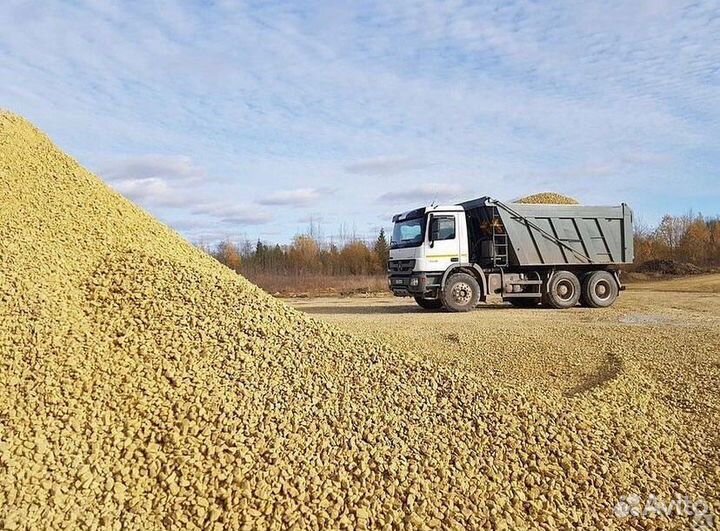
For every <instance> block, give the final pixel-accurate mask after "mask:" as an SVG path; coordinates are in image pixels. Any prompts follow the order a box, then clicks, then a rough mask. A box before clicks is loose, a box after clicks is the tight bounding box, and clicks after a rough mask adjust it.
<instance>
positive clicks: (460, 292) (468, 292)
mask: <svg viewBox="0 0 720 531" xmlns="http://www.w3.org/2000/svg"><path fill="white" fill-rule="evenodd" d="M452 297H453V300H454V301H455V302H457V303H458V304H467V303H468V302H470V299H471V298H472V289H471V288H470V286H469V285H467V284H466V283H465V282H458V283H457V284H455V285H454V286H453V289H452Z"/></svg>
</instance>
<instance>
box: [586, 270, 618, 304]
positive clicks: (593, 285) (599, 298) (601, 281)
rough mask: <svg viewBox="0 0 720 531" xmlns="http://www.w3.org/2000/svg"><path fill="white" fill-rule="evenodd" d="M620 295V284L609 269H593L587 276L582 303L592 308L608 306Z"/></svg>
mask: <svg viewBox="0 0 720 531" xmlns="http://www.w3.org/2000/svg"><path fill="white" fill-rule="evenodd" d="M617 296H618V285H617V282H615V278H614V277H613V275H612V273H610V272H609V271H593V272H592V273H589V274H588V275H586V276H585V278H584V279H583V285H582V303H583V305H584V306H589V307H590V308H607V307H608V306H611V305H612V303H613V302H615V299H617Z"/></svg>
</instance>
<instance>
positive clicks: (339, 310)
mask: <svg viewBox="0 0 720 531" xmlns="http://www.w3.org/2000/svg"><path fill="white" fill-rule="evenodd" d="M298 309H299V310H301V311H303V312H305V313H308V314H316V315H397V314H435V313H444V314H448V313H452V312H448V311H447V310H425V309H423V308H420V307H419V306H417V307H416V306H410V305H409V304H388V305H383V306H366V305H352V306H350V305H349V306H344V305H330V306H301V307H298ZM524 309H526V310H527V309H528V308H524ZM486 310H517V308H514V307H513V306H511V305H509V304H481V305H480V306H478V307H477V308H475V310H473V311H472V312H467V313H469V314H472V313H475V312H482V311H486ZM530 310H531V311H541V308H537V310H535V309H534V308H531V309H530ZM458 315H462V313H458Z"/></svg>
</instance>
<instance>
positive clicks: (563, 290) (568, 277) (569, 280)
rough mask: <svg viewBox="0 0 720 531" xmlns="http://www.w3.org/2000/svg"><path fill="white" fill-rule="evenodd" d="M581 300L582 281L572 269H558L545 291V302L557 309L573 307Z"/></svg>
mask: <svg viewBox="0 0 720 531" xmlns="http://www.w3.org/2000/svg"><path fill="white" fill-rule="evenodd" d="M579 300H580V281H579V280H578V277H576V276H575V275H574V274H572V273H571V272H570V271H558V272H557V273H555V274H554V275H552V277H550V282H549V284H548V285H547V289H546V290H545V293H543V303H544V304H545V305H546V306H550V307H551V308H555V309H557V310H564V309H566V308H572V307H573V306H575V305H576V304H577V303H578V301H579Z"/></svg>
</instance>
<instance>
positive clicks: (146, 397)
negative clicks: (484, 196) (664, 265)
mask: <svg viewBox="0 0 720 531" xmlns="http://www.w3.org/2000/svg"><path fill="white" fill-rule="evenodd" d="M0 201H1V205H2V208H1V209H0V263H1V264H2V268H1V269H0V523H1V524H2V526H3V527H4V528H6V529H43V528H45V529H62V528H65V529H218V530H219V529H287V528H292V529H304V528H309V529H357V528H383V529H399V528H407V529H438V528H443V529H483V528H484V529H538V528H541V529H576V528H578V527H579V528H586V529H595V528H598V527H604V528H607V529H614V528H618V529H619V528H626V527H627V526H628V524H630V525H632V526H636V527H638V528H644V527H646V524H647V521H642V520H628V519H619V518H617V517H615V516H614V515H613V508H614V507H615V504H616V503H617V502H618V500H619V497H620V496H622V495H625V494H628V493H632V492H637V493H641V494H647V493H657V494H658V495H664V496H668V495H673V494H675V493H678V494H689V495H692V496H702V497H704V498H705V499H706V500H710V501H712V502H713V503H716V502H717V490H716V488H717V484H718V479H719V478H718V476H719V473H718V468H717V463H718V461H717V458H718V447H717V440H716V439H714V440H713V439H712V437H711V435H713V436H714V433H713V434H711V433H707V434H706V436H705V437H703V438H698V439H696V440H688V437H687V436H688V433H689V432H688V430H687V429H686V426H687V417H686V415H688V414H690V413H686V412H685V409H683V408H685V407H686V406H687V407H688V408H690V407H695V406H696V405H697V403H696V402H694V400H695V399H696V397H703V398H704V399H707V400H708V401H711V400H712V401H713V403H709V402H708V403H707V404H705V405H706V406H707V408H709V407H711V406H712V407H716V406H717V401H716V400H717V389H718V367H720V365H719V364H718V359H717V352H715V350H716V349H715V348H711V346H713V345H715V346H716V345H717V343H718V334H717V327H716V324H712V325H706V326H705V327H704V328H703V327H700V326H699V325H698V327H695V328H683V330H686V331H687V332H688V333H692V334H698V335H697V340H694V342H691V343H690V344H691V345H695V347H697V348H698V350H697V351H696V352H695V353H694V356H693V357H690V356H687V355H685V354H684V353H682V352H681V353H678V352H676V351H672V350H671V349H670V348H669V347H668V348H663V349H660V350H658V351H657V352H655V351H653V350H652V349H651V348H650V347H649V346H643V345H641V341H640V340H641V339H642V337H643V336H642V335H641V334H638V337H637V340H638V341H637V343H634V342H632V341H629V340H619V339H616V338H615V337H614V336H613V335H612V334H610V333H608V334H602V333H601V332H602V327H601V326H600V325H597V326H600V328H599V329H596V328H594V327H595V326H596V324H595V323H594V321H593V320H594V319H596V317H594V316H593V317H589V319H590V324H589V325H588V326H589V328H588V332H587V334H590V336H586V337H592V338H593V341H595V344H596V345H602V346H603V349H602V354H603V355H604V354H613V356H612V357H608V358H607V359H609V360H611V361H612V363H613V367H614V368H613V371H615V373H614V376H613V384H611V385H598V386H588V387H587V389H584V388H583V389H578V390H576V391H577V392H573V393H567V392H565V391H567V390H566V389H563V388H562V386H559V387H558V388H557V389H552V388H549V387H543V386H541V385H516V382H515V381H513V380H512V379H509V378H507V377H499V378H493V377H489V376H488V375H489V374H490V373H488V372H487V371H480V370H477V367H478V365H477V364H476V363H474V362H472V361H468V362H463V363H459V362H458V357H454V358H453V357H452V356H449V355H448V352H447V351H444V353H443V354H442V355H438V356H428V355H427V352H424V351H423V350H422V349H416V348H409V345H410V342H409V341H410V340H409V339H406V340H404V341H395V340H393V338H392V337H390V336H389V335H387V334H378V335H373V334H371V333H367V332H362V331H361V333H360V336H365V337H355V336H352V335H350V334H348V333H347V332H345V331H342V330H341V328H339V327H336V326H335V325H333V324H328V323H325V322H324V321H322V320H315V319H312V318H309V317H306V316H305V315H304V314H303V313H301V312H299V311H296V310H294V309H292V308H290V307H289V306H287V305H285V304H283V303H282V302H279V301H277V300H275V299H273V298H272V297H270V296H268V295H266V294H265V293H264V292H262V291H261V290H259V289H258V288H256V287H254V286H252V285H251V284H250V283H248V282H247V281H245V280H244V279H242V278H240V277H239V276H237V275H235V274H234V273H233V272H231V271H230V270H228V269H226V268H224V267H222V266H221V265H219V264H218V263H216V262H215V261H213V260H212V259H210V258H208V257H207V256H205V255H204V254H202V253H201V252H200V251H198V250H196V249H194V248H193V247H192V246H190V245H188V244H187V243H185V242H184V241H183V240H182V238H180V237H179V236H178V235H176V234H175V233H174V232H173V231H171V230H170V229H168V228H166V227H164V226H163V225H161V224H160V223H158V222H156V221H155V220H153V219H152V218H151V217H150V216H148V215H147V214H145V213H144V212H142V211H141V210H140V209H138V208H137V207H135V206H133V205H132V204H131V203H129V202H128V201H126V200H124V199H123V198H122V197H120V196H119V195H118V194H116V193H114V192H112V191H111V190H109V189H108V188H107V187H106V186H105V185H103V184H102V182H101V181H100V180H99V179H97V178H96V177H95V176H93V175H91V174H90V173H88V172H87V171H85V170H84V169H83V168H81V167H80V166H79V165H78V164H77V163H76V162H75V161H74V160H72V159H71V158H69V157H67V156H66V155H64V154H62V153H61V152H60V151H58V150H57V149H56V148H55V147H54V146H53V145H52V143H51V142H50V141H49V140H48V139H47V138H46V137H45V136H44V135H43V134H42V133H40V132H39V131H37V130H36V129H34V128H33V127H32V126H31V125H30V124H28V123H27V122H26V121H24V120H23V119H21V118H19V117H16V116H14V115H11V114H9V113H2V114H0ZM495 311H498V310H495ZM500 311H503V312H504V311H505V310H500ZM514 311H518V310H514ZM531 313H532V312H525V311H520V313H517V314H507V315H508V317H509V316H510V315H518V316H520V315H529V314H531ZM538 315H539V313H538ZM546 315H553V312H550V311H548V312H547V314H546ZM555 315H557V316H558V320H559V319H575V317H565V316H566V315H571V316H573V315H574V314H573V312H569V313H562V314H559V313H557V314H555ZM560 315H562V317H560ZM578 315H580V314H578ZM582 315H590V314H586V313H583V314H582ZM595 315H606V314H605V313H603V312H600V313H598V314H595ZM613 315H614V314H613ZM414 317H417V314H410V319H407V320H406V321H405V323H406V324H407V325H408V327H409V329H408V330H409V331H410V332H412V331H413V330H414V331H416V332H418V339H426V338H429V337H431V334H430V332H429V331H428V330H425V329H424V328H423V327H425V326H429V322H428V321H422V320H416V319H414ZM461 319H477V322H476V324H477V323H482V322H483V319H482V313H481V312H474V313H472V314H470V315H469V317H465V316H463V317H461ZM458 322H461V321H458ZM510 322H511V321H510V320H508V323H510ZM536 323H537V321H536ZM345 324H347V323H345ZM345 324H343V326H345ZM532 324H533V321H532V320H530V321H529V322H528V324H527V325H526V326H527V331H526V332H525V334H524V336H523V339H522V340H521V341H520V340H517V339H515V338H512V337H508V335H507V332H508V331H507V330H503V329H499V328H496V327H493V326H486V327H476V328H473V329H472V330H471V331H469V332H467V333H468V334H471V335H472V338H473V339H472V341H474V343H465V335H463V334H464V333H465V332H463V330H462V328H461V327H460V326H459V327H458V328H456V329H455V330H447V331H446V332H443V333H447V334H453V333H455V334H458V337H457V338H455V337H454V336H450V335H448V336H447V338H446V339H447V341H448V342H449V343H447V344H449V345H454V346H453V349H454V351H455V352H464V353H465V354H464V355H465V356H466V357H468V358H469V357H471V356H478V355H481V354H484V353H493V352H497V351H498V350H499V349H501V348H504V347H503V345H505V343H504V342H503V341H502V340H503V339H504V340H509V341H511V342H515V344H521V345H522V349H520V350H519V352H522V354H523V355H524V356H527V358H528V364H530V365H532V364H533V363H535V364H538V365H539V364H541V362H540V361H539V360H540V359H542V358H543V357H544V356H546V355H547V352H548V351H550V350H552V349H554V351H555V352H557V353H560V354H562V353H563V351H566V352H567V355H568V359H569V360H571V361H573V362H577V363H582V362H583V360H586V359H587V358H584V357H583V356H582V355H579V354H575V353H574V350H573V349H569V348H566V347H565V342H563V341H562V337H555V338H552V339H550V338H548V337H547V336H546V335H543V334H547V331H545V330H542V329H540V328H538V329H535V330H534V333H533V326H532ZM508 326H509V325H508ZM560 326H561V325H560V323H559V322H558V324H557V327H556V329H559V327H560ZM627 326H628V328H630V327H632V326H634V325H632V324H628V325H627ZM693 326H694V325H693ZM593 330H594V332H592V331H593ZM611 330H612V329H611V328H608V330H607V331H608V332H610V331H611ZM638 330H640V328H638ZM593 334H595V335H593ZM468 337H470V336H468ZM518 341H520V342H519V343H518ZM389 343H393V344H394V345H390V346H388V344H389ZM511 344H512V343H511ZM682 344H683V343H682V342H681V341H678V342H677V343H676V344H674V345H672V346H673V348H674V347H680V346H682ZM412 345H417V343H416V342H413V343H412ZM464 345H465V346H464ZM469 345H472V346H471V347H470V348H468V347H467V346H469ZM703 345H704V347H705V348H702V349H700V347H701V346H703ZM695 347H693V348H695ZM653 352H654V354H653ZM646 355H653V356H654V357H653V358H652V359H654V360H657V361H661V362H662V363H663V364H664V365H661V366H658V367H655V368H654V369H652V370H650V369H649V368H648V366H647V364H645V363H644V362H643V361H642V358H643V356H646ZM554 359H560V360H562V359H563V358H562V356H560V355H558V354H556V357H555V358H554ZM561 362H562V361H561ZM713 363H714V365H712V364H713ZM521 365H522V364H518V363H516V364H514V366H517V367H518V369H517V370H518V374H523V373H522V370H521ZM666 367H667V368H668V371H670V370H672V371H674V372H668V376H670V375H682V374H686V377H685V379H684V380H679V381H678V382H677V393H676V394H671V395H667V393H666V391H667V389H668V388H669V387H667V385H671V384H667V385H666V384H665V383H663V382H662V381H661V378H660V376H659V375H660V373H662V372H663V371H662V370H661V369H663V370H664V369H665V368H666ZM713 367H714V368H713ZM713 371H714V372H713ZM698 374H700V375H702V378H704V380H702V381H703V382H704V386H701V385H699V383H700V381H701V380H700V378H701V377H700V376H697V375H698ZM685 383H687V384H688V386H689V385H690V384H691V383H692V384H693V386H692V387H686V386H685V385H684V384H685ZM696 415H697V416H698V418H704V419H715V420H717V409H715V410H714V412H713V413H710V412H707V413H704V412H699V413H696ZM711 415H714V416H711ZM713 444H714V445H713ZM655 523H656V525H657V527H658V528H679V527H680V526H681V525H687V524H688V521H687V518H686V517H684V518H681V519H669V520H658V521H657V522H655Z"/></svg>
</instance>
